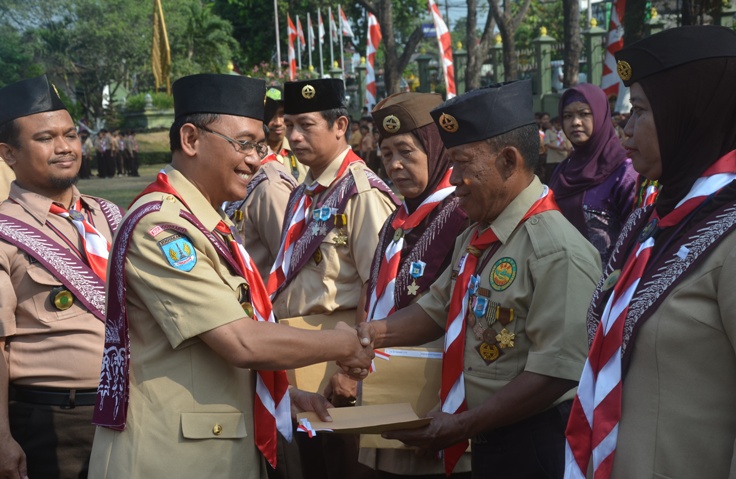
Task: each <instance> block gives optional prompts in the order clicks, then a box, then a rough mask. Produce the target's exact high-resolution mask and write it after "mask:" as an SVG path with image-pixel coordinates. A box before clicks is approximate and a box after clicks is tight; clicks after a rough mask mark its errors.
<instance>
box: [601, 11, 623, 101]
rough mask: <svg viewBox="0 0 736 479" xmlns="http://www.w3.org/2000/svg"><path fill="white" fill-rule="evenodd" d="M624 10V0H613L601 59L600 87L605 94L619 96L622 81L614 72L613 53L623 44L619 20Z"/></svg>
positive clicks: (621, 90)
mask: <svg viewBox="0 0 736 479" xmlns="http://www.w3.org/2000/svg"><path fill="white" fill-rule="evenodd" d="M625 11H626V0H614V2H613V8H612V9H611V22H610V23H609V25H608V37H607V39H606V55H605V57H604V59H603V78H602V79H601V88H602V89H603V91H604V92H606V96H608V97H609V98H610V97H611V96H614V95H615V96H616V97H617V98H619V99H620V98H621V93H623V88H624V87H623V82H622V81H621V79H620V78H619V76H618V73H617V72H616V58H615V57H614V56H613V54H614V53H616V52H617V51H619V50H621V49H622V48H623V46H624V26H623V24H622V23H621V21H622V20H623V18H624V12H625Z"/></svg>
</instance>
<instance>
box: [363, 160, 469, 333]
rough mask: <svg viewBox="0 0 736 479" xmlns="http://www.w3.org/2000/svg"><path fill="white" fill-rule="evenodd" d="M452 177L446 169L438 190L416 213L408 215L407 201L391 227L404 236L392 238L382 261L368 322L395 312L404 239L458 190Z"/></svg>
mask: <svg viewBox="0 0 736 479" xmlns="http://www.w3.org/2000/svg"><path fill="white" fill-rule="evenodd" d="M451 174H452V168H450V169H449V170H447V172H446V173H445V176H444V177H443V178H442V181H441V182H440V184H439V185H438V186H437V189H435V191H434V192H433V193H432V194H431V195H429V196H428V197H427V198H426V199H425V200H424V201H423V202H422V204H420V205H419V207H418V208H417V209H416V210H415V211H414V213H412V214H409V210H408V209H407V207H406V202H404V204H402V206H401V208H400V209H399V212H398V213H397V214H396V216H395V217H394V219H393V221H392V222H391V228H392V229H393V230H394V231H396V230H397V229H399V228H401V229H402V230H403V234H402V235H400V237H398V238H397V237H394V238H393V240H392V241H391V243H389V245H388V246H387V247H386V252H385V253H384V255H383V258H382V259H381V266H380V268H379V270H378V271H379V272H378V280H377V281H376V287H375V289H374V290H373V291H371V294H370V296H369V303H368V304H369V307H368V319H367V320H368V321H371V320H373V319H383V318H386V317H388V315H390V314H391V313H393V312H394V311H396V302H395V301H394V294H395V289H396V275H397V274H398V272H399V265H400V264H401V250H402V249H403V248H404V236H406V234H407V233H408V232H409V231H411V230H412V229H413V228H415V227H416V226H417V225H418V224H419V223H421V222H422V221H423V220H424V219H425V218H426V217H427V216H428V215H429V214H430V213H432V211H434V209H435V208H437V206H438V205H439V204H440V203H442V201H443V200H444V199H445V198H447V197H448V196H450V195H451V194H452V193H453V192H454V191H455V187H454V186H451V185H450V175H451Z"/></svg>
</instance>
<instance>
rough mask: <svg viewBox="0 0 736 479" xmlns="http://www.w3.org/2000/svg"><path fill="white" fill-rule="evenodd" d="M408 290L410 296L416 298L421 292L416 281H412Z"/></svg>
mask: <svg viewBox="0 0 736 479" xmlns="http://www.w3.org/2000/svg"><path fill="white" fill-rule="evenodd" d="M407 290H408V291H407V292H408V294H409V296H416V295H417V292H418V291H419V285H418V284H417V282H416V281H412V282H411V284H410V285H409V287H408V288H407Z"/></svg>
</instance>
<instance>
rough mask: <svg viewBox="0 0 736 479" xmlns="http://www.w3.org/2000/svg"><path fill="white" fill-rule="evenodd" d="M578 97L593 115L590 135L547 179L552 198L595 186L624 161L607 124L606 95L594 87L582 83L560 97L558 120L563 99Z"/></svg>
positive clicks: (624, 157)
mask: <svg viewBox="0 0 736 479" xmlns="http://www.w3.org/2000/svg"><path fill="white" fill-rule="evenodd" d="M575 94H577V95H576V96H582V97H583V98H585V100H586V103H587V104H588V105H590V109H591V111H592V112H593V134H592V135H591V136H590V139H589V140H588V141H587V142H586V143H585V144H584V145H580V146H578V145H575V149H574V150H573V151H572V154H571V155H570V158H568V159H567V160H566V161H564V162H563V163H562V164H561V165H560V167H559V168H557V171H556V172H555V174H554V175H553V177H552V179H551V180H550V187H551V188H552V190H553V191H554V192H555V198H556V199H558V200H559V199H561V198H566V197H568V196H573V195H576V194H579V193H582V192H583V191H585V190H587V189H588V188H590V187H592V186H595V185H599V184H601V183H603V181H604V180H605V179H606V178H608V176H609V175H610V174H611V173H613V172H614V171H616V169H617V168H618V167H619V166H621V164H622V163H623V162H624V161H625V160H626V150H624V148H623V146H621V141H620V140H619V138H618V136H616V130H615V129H614V128H613V124H611V109H610V107H609V106H608V98H606V94H605V93H604V92H603V90H601V89H600V88H598V87H597V86H595V85H591V84H590V83H582V84H580V85H577V86H574V87H572V88H569V89H568V90H567V91H565V93H564V94H563V95H562V98H560V107H559V110H560V113H559V114H560V118H562V110H563V108H564V106H565V103H566V100H567V99H568V98H569V97H571V96H572V95H575Z"/></svg>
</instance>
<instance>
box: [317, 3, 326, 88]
mask: <svg viewBox="0 0 736 479" xmlns="http://www.w3.org/2000/svg"><path fill="white" fill-rule="evenodd" d="M317 22H318V23H317V46H319V77H320V78H322V77H323V76H325V61H324V60H323V59H322V32H320V30H319V27H320V24H322V30H324V29H325V24H324V22H323V21H322V10H321V9H319V8H318V9H317Z"/></svg>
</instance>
